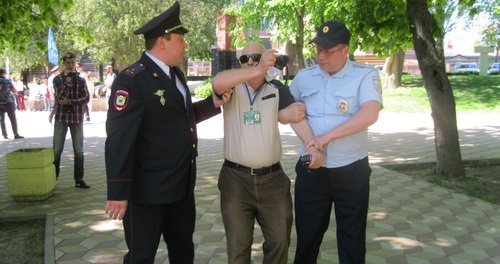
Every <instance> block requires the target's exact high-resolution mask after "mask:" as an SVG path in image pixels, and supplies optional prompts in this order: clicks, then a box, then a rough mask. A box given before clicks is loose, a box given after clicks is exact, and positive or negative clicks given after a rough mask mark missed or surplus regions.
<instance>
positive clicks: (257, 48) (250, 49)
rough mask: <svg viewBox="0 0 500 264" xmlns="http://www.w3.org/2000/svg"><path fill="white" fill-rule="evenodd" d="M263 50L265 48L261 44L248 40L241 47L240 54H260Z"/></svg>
mask: <svg viewBox="0 0 500 264" xmlns="http://www.w3.org/2000/svg"><path fill="white" fill-rule="evenodd" d="M265 51H266V48H265V47H264V46H263V45H262V44H260V43H258V42H250V43H248V44H247V45H246V46H245V47H244V48H243V50H242V51H241V54H262V53H264V52H265Z"/></svg>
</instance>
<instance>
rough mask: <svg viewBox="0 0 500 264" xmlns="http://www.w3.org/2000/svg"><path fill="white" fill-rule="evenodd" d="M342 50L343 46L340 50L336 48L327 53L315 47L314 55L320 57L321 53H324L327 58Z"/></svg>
mask: <svg viewBox="0 0 500 264" xmlns="http://www.w3.org/2000/svg"><path fill="white" fill-rule="evenodd" d="M344 48H345V46H344V47H342V48H338V49H336V50H332V51H327V50H324V49H320V48H319V47H316V54H317V55H320V54H321V53H324V54H325V55H326V56H327V57H329V56H332V55H333V53H335V52H337V51H339V50H342V49H344Z"/></svg>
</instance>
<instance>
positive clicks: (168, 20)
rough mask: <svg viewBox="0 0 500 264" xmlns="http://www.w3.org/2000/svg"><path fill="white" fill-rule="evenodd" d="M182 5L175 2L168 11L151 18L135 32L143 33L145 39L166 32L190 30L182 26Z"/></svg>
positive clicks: (179, 32) (182, 32)
mask: <svg viewBox="0 0 500 264" xmlns="http://www.w3.org/2000/svg"><path fill="white" fill-rule="evenodd" d="M180 12H181V7H180V4H179V2H175V3H174V5H173V6H171V7H170V8H169V9H167V11H165V12H163V13H162V14H161V15H159V16H157V17H155V18H153V19H151V21H149V22H148V23H146V24H145V25H144V26H142V27H141V28H139V29H138V30H136V31H134V34H136V35H140V34H143V35H144V38H145V39H153V38H157V37H159V36H163V35H164V34H166V33H172V32H173V33H177V34H185V33H188V32H189V31H188V30H187V29H185V28H184V27H183V26H182V23H181V20H180V18H179V14H180Z"/></svg>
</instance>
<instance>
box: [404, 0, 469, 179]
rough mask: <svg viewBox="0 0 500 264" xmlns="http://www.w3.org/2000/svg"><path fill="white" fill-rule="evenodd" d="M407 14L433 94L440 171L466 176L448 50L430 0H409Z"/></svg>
mask: <svg viewBox="0 0 500 264" xmlns="http://www.w3.org/2000/svg"><path fill="white" fill-rule="evenodd" d="M406 5H407V6H406V7H407V15H408V18H409V20H410V28H411V31H412V33H413V45H414V47H415V53H416V55H417V60H418V64H419V67H420V71H421V72H422V78H423V81H424V85H425V90H426V91H427V96H428V97H429V102H430V105H431V110H432V119H433V121H434V136H435V145H436V173H438V174H439V175H444V176H448V177H462V176H464V175H465V170H464V166H463V162H462V156H461V153H460V145H459V142H458V129H457V114H456V110H455V99H454V97H453V91H452V89H451V85H450V81H449V80H448V76H447V75H446V71H445V64H444V51H443V50H442V49H439V48H438V46H439V45H436V43H435V41H434V38H433V35H432V32H431V29H432V28H433V25H432V21H434V19H433V17H432V15H431V14H430V13H429V11H428V10H429V9H428V6H427V0H407V3H406Z"/></svg>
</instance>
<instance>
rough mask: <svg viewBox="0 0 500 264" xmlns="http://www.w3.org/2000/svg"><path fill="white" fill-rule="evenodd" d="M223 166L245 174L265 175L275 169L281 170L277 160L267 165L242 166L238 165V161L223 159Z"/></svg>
mask: <svg viewBox="0 0 500 264" xmlns="http://www.w3.org/2000/svg"><path fill="white" fill-rule="evenodd" d="M224 166H227V167H229V168H232V169H235V170H238V171H241V172H244V173H246V174H250V175H252V176H262V175H266V174H269V173H272V172H275V171H277V170H281V164H280V163H279V162H276V163H274V164H273V165H271V166H269V167H262V168H249V167H246V166H243V165H240V164H238V163H234V162H232V161H229V160H227V159H225V160H224Z"/></svg>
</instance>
